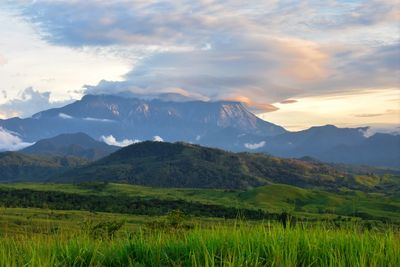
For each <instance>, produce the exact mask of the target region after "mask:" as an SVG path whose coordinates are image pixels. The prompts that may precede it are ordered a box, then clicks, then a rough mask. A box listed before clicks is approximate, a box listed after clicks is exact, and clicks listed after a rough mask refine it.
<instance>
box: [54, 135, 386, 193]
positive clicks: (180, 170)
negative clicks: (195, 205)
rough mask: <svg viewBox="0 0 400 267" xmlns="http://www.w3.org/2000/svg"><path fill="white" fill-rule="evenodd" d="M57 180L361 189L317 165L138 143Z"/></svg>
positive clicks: (341, 174)
mask: <svg viewBox="0 0 400 267" xmlns="http://www.w3.org/2000/svg"><path fill="white" fill-rule="evenodd" d="M371 176H372V179H379V176H376V175H375V176H374V175H371ZM58 178H59V181H64V182H87V181H109V182H118V183H130V184H138V185H146V186H157V187H186V188H224V189H246V188H249V187H257V186H262V185H266V184H270V183H283V184H290V185H295V186H300V187H315V186H318V187H323V188H328V189H337V188H340V187H347V188H351V189H366V186H365V185H364V184H363V183H360V182H359V181H358V180H356V179H355V176H354V175H352V174H349V173H346V172H340V171H337V170H336V169H335V168H333V167H331V166H329V165H327V164H323V163H319V162H310V161H301V160H294V159H281V158H277V157H272V156H267V155H263V154H251V153H231V152H227V151H223V150H219V149H213V148H206V147H201V146H198V145H192V144H187V143H174V144H172V143H165V142H142V143H139V144H134V145H131V146H128V147H125V148H123V149H121V150H119V151H117V152H115V153H113V154H111V155H110V156H108V157H105V158H103V159H101V160H99V161H96V162H94V163H92V164H89V165H87V166H83V167H81V168H76V169H74V170H71V171H69V172H66V173H64V174H62V175H60V177H58Z"/></svg>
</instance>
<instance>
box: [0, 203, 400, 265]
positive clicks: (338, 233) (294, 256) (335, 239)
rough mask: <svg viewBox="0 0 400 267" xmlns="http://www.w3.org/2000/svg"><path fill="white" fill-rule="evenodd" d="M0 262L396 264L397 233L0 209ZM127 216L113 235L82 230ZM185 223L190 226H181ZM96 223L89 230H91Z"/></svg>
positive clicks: (399, 246)
mask: <svg viewBox="0 0 400 267" xmlns="http://www.w3.org/2000/svg"><path fill="white" fill-rule="evenodd" d="M1 216H2V218H3V220H2V221H1V222H0V224H1V229H0V231H1V235H0V266H393V267H394V266H399V265H400V235H399V232H398V231H396V230H395V229H393V228H390V227H388V228H386V229H385V230H384V231H381V230H376V229H370V230H366V229H364V228H362V227H360V226H359V225H358V224H357V223H352V224H347V225H346V226H344V227H336V226H334V225H331V224H327V223H324V224H319V223H317V224H315V223H314V224H305V223H301V224H297V225H296V226H294V227H288V228H286V229H284V228H283V227H282V226H281V225H280V224H279V223H276V222H252V223H249V222H243V221H237V220H230V221H225V220H212V221H211V220H207V219H204V220H190V221H185V223H184V224H182V225H180V224H179V223H178V224H170V225H164V226H160V225H158V226H155V227H154V224H149V222H151V221H154V220H156V221H159V222H161V221H163V220H165V218H152V217H146V216H126V215H120V214H106V213H96V214H92V213H89V212H82V211H79V212H78V211H62V212H61V211H49V210H41V209H4V208H3V209H2V210H1ZM88 218H90V220H91V221H92V222H94V223H93V225H96V223H99V222H105V221H108V222H110V220H114V221H122V220H123V221H125V224H124V226H123V227H122V228H121V229H120V230H119V231H118V232H116V233H115V234H113V235H102V234H96V235H93V231H92V232H91V231H90V230H88V228H87V227H84V222H85V220H87V219H88ZM185 225H190V227H186V226H185ZM93 229H94V228H92V230H93Z"/></svg>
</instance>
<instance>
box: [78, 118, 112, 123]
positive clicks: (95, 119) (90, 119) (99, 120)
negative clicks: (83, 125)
mask: <svg viewBox="0 0 400 267" xmlns="http://www.w3.org/2000/svg"><path fill="white" fill-rule="evenodd" d="M83 119H84V120H85V121H97V122H115V121H114V120H109V119H98V118H91V117H86V118H83Z"/></svg>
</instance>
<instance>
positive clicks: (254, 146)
mask: <svg viewBox="0 0 400 267" xmlns="http://www.w3.org/2000/svg"><path fill="white" fill-rule="evenodd" d="M265 144H266V142H265V141H261V142H260V143H254V144H250V143H245V144H244V147H245V148H247V149H252V150H254V149H259V148H262V147H264V146H265Z"/></svg>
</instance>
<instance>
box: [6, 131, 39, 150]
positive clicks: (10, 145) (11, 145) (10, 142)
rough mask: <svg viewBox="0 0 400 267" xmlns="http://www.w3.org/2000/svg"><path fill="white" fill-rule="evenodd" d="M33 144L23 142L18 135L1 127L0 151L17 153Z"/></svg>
mask: <svg viewBox="0 0 400 267" xmlns="http://www.w3.org/2000/svg"><path fill="white" fill-rule="evenodd" d="M33 144H34V143H27V142H23V141H22V140H21V138H19V137H18V136H17V135H14V134H13V133H12V132H10V131H8V130H6V129H4V128H2V127H0V151H16V150H20V149H23V148H25V147H27V146H30V145H33Z"/></svg>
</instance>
